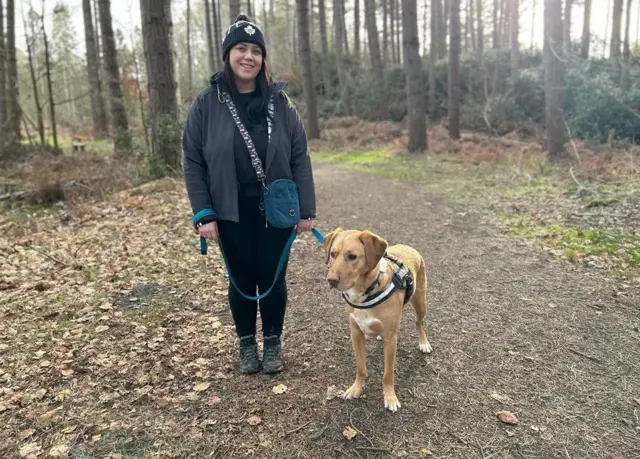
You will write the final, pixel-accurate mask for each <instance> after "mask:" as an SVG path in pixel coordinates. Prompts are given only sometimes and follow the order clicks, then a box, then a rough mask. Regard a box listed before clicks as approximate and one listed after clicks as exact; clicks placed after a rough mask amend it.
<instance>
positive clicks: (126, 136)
mask: <svg viewBox="0 0 640 459" xmlns="http://www.w3.org/2000/svg"><path fill="white" fill-rule="evenodd" d="M98 7H99V8H100V29H101V30H102V43H103V46H104V57H105V64H106V65H105V67H106V71H107V78H108V85H109V95H110V101H111V103H110V106H111V117H112V119H113V128H114V129H113V130H114V136H115V138H114V142H113V148H114V153H115V154H116V156H127V155H130V154H131V153H132V143H131V134H130V132H129V122H128V120H127V111H126V109H125V106H124V97H123V95H122V87H121V84H120V69H119V67H118V51H117V50H116V42H115V39H114V36H113V25H112V22H111V1H110V0H98ZM171 71H173V66H172V67H171Z"/></svg>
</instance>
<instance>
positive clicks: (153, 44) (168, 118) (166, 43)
mask: <svg viewBox="0 0 640 459" xmlns="http://www.w3.org/2000/svg"><path fill="white" fill-rule="evenodd" d="M140 11H141V16H142V21H141V22H142V38H143V43H144V56H145V62H146V66H147V86H148V90H149V114H150V119H149V121H150V124H151V151H152V162H151V172H152V174H153V175H154V176H156V177H158V176H163V175H167V174H169V173H170V172H177V171H178V170H179V168H180V130H179V129H178V128H177V126H176V119H177V114H178V108H177V100H176V87H177V84H176V80H175V76H174V70H173V69H174V67H173V52H172V46H171V39H172V33H173V32H172V31H173V21H172V18H171V0H140Z"/></svg>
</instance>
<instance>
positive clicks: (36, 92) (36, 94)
mask: <svg viewBox="0 0 640 459" xmlns="http://www.w3.org/2000/svg"><path fill="white" fill-rule="evenodd" d="M22 23H23V28H24V30H25V32H26V31H27V30H28V29H27V21H26V19H25V18H24V15H23V16H22ZM32 34H33V37H35V33H34V32H33V31H32ZM33 37H31V36H29V35H28V33H27V34H26V36H25V38H26V40H25V41H26V44H27V59H28V62H29V73H30V75H31V85H32V86H33V102H34V104H35V106H36V121H37V123H38V125H37V128H38V135H39V137H40V144H41V145H44V144H45V142H46V138H45V132H44V116H43V114H42V111H43V109H42V104H41V103H40V89H39V88H38V74H37V71H36V64H35V60H36V58H35V56H34V55H33V54H34V53H33V48H32V43H33V41H32V40H34V38H33Z"/></svg>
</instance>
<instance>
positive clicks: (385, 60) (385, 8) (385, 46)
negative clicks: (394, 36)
mask: <svg viewBox="0 0 640 459" xmlns="http://www.w3.org/2000/svg"><path fill="white" fill-rule="evenodd" d="M381 2H382V64H383V65H384V66H385V67H386V66H387V65H388V64H389V33H388V30H389V23H388V21H389V0H381Z"/></svg>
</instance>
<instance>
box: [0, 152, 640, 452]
mask: <svg viewBox="0 0 640 459" xmlns="http://www.w3.org/2000/svg"><path fill="white" fill-rule="evenodd" d="M315 174H316V180H317V197H318V204H319V216H320V219H319V222H318V225H319V227H320V229H321V230H322V231H323V232H328V231H330V230H331V229H333V228H335V227H337V226H341V227H343V228H361V229H365V228H366V229H370V230H372V231H374V232H376V233H379V234H380V235H381V236H383V237H385V238H387V239H388V240H389V241H390V242H391V243H396V242H402V243H407V244H411V245H413V246H415V247H416V248H417V249H419V250H420V251H421V252H422V253H423V254H424V257H425V259H426V261H427V267H428V277H429V313H428V317H427V330H428V333H429V338H430V342H431V344H432V345H433V347H434V352H433V354H431V355H429V356H426V357H425V356H424V355H423V354H421V353H420V352H419V351H418V348H417V336H416V332H415V326H414V313H413V311H412V309H411V308H408V309H407V311H406V314H405V316H404V320H403V326H402V329H401V333H400V336H399V343H398V359H397V365H398V368H397V395H398V397H399V399H400V401H401V403H402V408H401V409H400V411H399V412H398V413H395V414H392V413H389V412H386V411H385V410H384V407H383V399H382V370H383V365H382V349H383V348H382V343H380V342H376V341H368V344H367V356H368V370H369V378H368V381H367V382H368V384H367V387H366V389H365V394H366V396H365V397H364V398H362V399H359V400H355V401H348V402H346V401H343V400H341V399H340V398H339V397H333V396H331V393H332V391H331V386H335V390H338V391H339V390H343V389H345V388H347V387H348V386H349V385H350V384H351V382H352V378H353V377H354V371H355V367H354V363H353V357H352V350H351V343H350V339H349V331H348V327H347V323H346V320H345V319H346V318H345V314H344V303H343V302H342V299H341V298H340V297H339V296H338V295H337V294H336V293H335V292H332V291H330V290H329V289H328V287H327V285H326V282H325V280H324V274H325V273H324V264H323V250H322V248H321V247H320V246H319V245H318V244H317V243H316V242H315V240H314V239H313V238H312V237H311V235H304V237H302V238H300V239H298V240H297V242H296V244H295V245H294V249H293V252H292V260H291V265H290V266H291V268H290V269H291V271H290V273H291V274H290V277H289V279H290V281H289V284H290V297H289V298H290V308H289V311H288V315H287V319H286V328H285V335H284V352H285V357H286V359H287V363H288V369H287V371H286V372H284V373H283V374H281V375H278V376H277V377H275V378H273V379H271V378H265V377H263V376H261V375H253V376H243V375H239V374H238V373H237V370H236V362H237V358H236V355H237V350H236V349H237V348H236V346H237V343H236V342H235V336H234V333H233V330H232V327H231V317H230V314H229V311H228V306H227V304H226V301H225V293H226V292H225V291H224V288H225V283H224V280H223V279H222V277H221V276H220V273H222V268H221V266H222V265H221V261H220V259H219V258H218V257H217V255H216V252H215V250H212V251H211V253H210V256H208V257H201V256H200V255H199V254H198V253H197V249H196V245H195V239H189V238H186V237H185V218H184V215H185V212H187V210H186V209H188V204H187V202H186V199H185V198H184V190H183V188H182V186H181V184H178V185H177V186H176V185H175V184H174V188H173V189H169V190H167V189H164V188H162V187H160V188H159V189H158V190H155V191H154V190H153V189H152V190H150V191H149V190H147V191H146V192H144V193H142V194H140V193H130V194H129V195H127V196H125V197H124V198H122V201H121V202H115V203H114V202H108V203H105V204H104V205H101V206H97V207H95V208H92V209H91V211H90V212H89V214H88V215H82V216H80V215H77V216H76V215H64V224H60V225H59V226H58V227H56V225H55V224H54V223H55V221H58V220H60V221H62V218H63V217H61V216H56V217H55V218H53V217H52V218H53V220H52V222H53V223H47V224H46V225H45V226H47V228H46V229H41V232H40V233H34V234H35V235H34V236H29V237H30V238H31V239H33V240H36V241H37V242H40V244H41V246H44V247H41V246H39V247H40V248H39V249H38V250H41V251H43V252H45V253H47V254H49V255H50V256H53V257H54V258H55V259H56V260H58V262H55V261H52V260H51V259H50V258H43V257H41V256H40V255H39V253H36V252H35V251H34V250H28V249H26V248H23V247H27V246H28V244H30V243H31V242H29V241H24V240H18V241H12V242H13V243H14V244H15V247H17V249H16V251H15V254H14V255H10V256H9V259H10V261H11V263H13V264H12V265H11V266H13V267H12V269H14V271H15V275H14V276H10V277H9V278H7V280H6V281H5V282H6V286H5V288H6V290H7V292H8V293H7V296H6V298H8V300H7V301H4V300H3V301H2V303H0V344H1V345H2V347H0V358H3V359H6V360H4V362H5V363H6V365H3V366H0V422H2V424H3V425H5V426H7V428H6V429H4V431H3V432H2V433H0V456H2V457H20V455H19V454H18V450H19V449H21V450H22V452H23V453H24V452H26V453H28V452H29V451H35V452H40V453H41V457H45V456H46V455H47V454H50V452H51V451H52V449H53V450H54V451H55V448H57V447H59V450H63V451H66V449H65V448H67V449H69V447H70V448H71V450H70V451H71V453H72V454H71V456H70V457H74V458H80V457H83V458H98V457H100V458H102V457H111V458H126V459H129V458H142V457H145V458H146V457H181V458H182V457H198V458H201V457H213V458H223V457H224V458H236V457H258V458H272V457H274V458H275V457H279V458H280V457H282V458H296V457H302V458H323V459H324V458H342V457H344V458H353V459H359V458H378V457H428V456H431V457H438V458H484V459H489V458H583V459H586V458H621V459H622V458H631V457H637V456H638V455H639V454H640V377H638V375H639V374H640V346H639V344H640V318H639V309H638V299H637V298H638V297H637V296H635V297H634V296H631V294H626V295H617V293H618V289H617V288H616V283H615V282H613V281H610V280H607V279H606V278H603V277H599V275H597V274H595V273H594V272H592V271H588V270H586V269H582V268H579V267H576V266H574V265H572V264H570V263H567V262H563V261H560V260H557V259H553V258H550V257H549V255H548V254H547V253H546V252H544V251H542V250H536V249H533V248H531V247H529V246H527V245H525V244H524V243H522V242H520V241H518V240H516V239H512V238H508V237H505V236H503V234H502V233H500V232H499V231H498V230H496V229H493V228H489V227H486V226H482V225H481V224H480V223H479V222H478V221H477V220H476V219H475V217H474V216H473V215H472V214H471V213H466V212H464V211H462V210H460V209H456V208H454V207H453V206H451V205H450V204H448V203H447V202H446V201H444V200H443V199H441V198H438V197H436V196H434V195H430V194H427V193H426V192H423V191H421V190H420V189H418V188H417V187H415V186H413V185H411V184H409V183H403V182H401V181H393V180H390V179H384V178H381V177H379V176H374V175H365V174H362V173H357V172H353V171H349V170H346V169H341V168H338V167H336V166H332V165H328V164H318V165H316V166H315ZM146 194H148V196H147V195H146ZM119 199H120V198H119ZM143 217H144V218H143ZM149 224H152V225H153V226H152V227H153V231H154V233H153V234H152V235H151V236H150V235H149V233H148V229H149V226H148V225H149ZM145 231H146V232H145ZM96 248H98V250H95V249H96ZM65 254H73V257H75V258H71V256H70V255H69V256H67V255H65ZM28 257H30V258H28ZM73 260H75V261H73ZM43 267H44V268H43ZM38 269H40V271H37V270H38ZM35 272H40V273H41V275H42V276H43V280H38V281H35V280H33V278H32V275H33V273H35ZM30 273H31V274H30ZM47 276H48V277H47ZM25 279H28V283H25V284H21V285H20V286H18V284H20V282H27V281H25ZM135 286H137V287H135ZM45 362H46V365H45ZM280 384H284V385H286V391H285V392H284V393H281V394H276V393H274V392H273V389H274V388H275V387H276V386H278V385H280ZM328 394H329V396H328ZM501 410H508V411H512V412H513V413H515V415H516V416H517V418H518V421H519V423H518V425H517V426H510V425H505V424H503V423H502V422H500V421H499V420H498V419H497V418H496V415H495V414H496V413H497V412H498V411H501ZM347 427H351V428H352V429H354V430H356V431H358V432H359V433H358V435H356V436H355V438H353V439H351V440H348V439H347V438H345V436H344V435H343V431H344V430H345V429H346V428H347ZM80 452H82V454H84V455H80ZM118 455H119V456H118ZM24 456H25V457H26V456H28V454H24ZM34 457H35V456H34Z"/></svg>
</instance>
